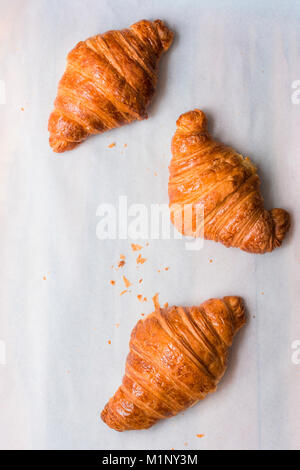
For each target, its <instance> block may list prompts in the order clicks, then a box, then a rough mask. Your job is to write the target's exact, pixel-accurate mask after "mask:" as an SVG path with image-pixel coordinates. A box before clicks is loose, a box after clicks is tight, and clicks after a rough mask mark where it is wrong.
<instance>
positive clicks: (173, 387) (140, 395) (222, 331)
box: [101, 296, 245, 431]
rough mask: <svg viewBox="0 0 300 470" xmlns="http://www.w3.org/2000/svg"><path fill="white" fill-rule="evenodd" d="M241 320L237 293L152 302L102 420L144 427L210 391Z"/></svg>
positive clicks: (119, 426) (112, 424)
mask: <svg viewBox="0 0 300 470" xmlns="http://www.w3.org/2000/svg"><path fill="white" fill-rule="evenodd" d="M244 323H245V310H244V305H243V301H242V299H241V298H240V297H234V296H229V297H224V298H223V299H210V300H207V301H206V302H204V303H202V304H201V305H200V306H199V307H190V308H184V307H168V308H160V307H158V306H156V309H155V311H154V312H153V313H151V314H150V315H148V316H147V317H145V318H144V319H143V320H140V321H139V322H138V323H137V325H136V326H135V328H134V329H133V331H132V333H131V339H130V344H129V347H130V352H129V354H128V356H127V360H126V369H125V375H124V377H123V382H122V385H121V386H120V387H119V389H118V390H117V392H116V393H115V395H114V396H113V397H112V398H111V399H110V400H109V402H108V403H107V404H106V406H105V408H104V410H103V411H102V413H101V418H102V420H103V421H104V422H105V423H106V424H107V425H108V426H110V427H111V428H113V429H115V430H116V431H126V430H133V429H146V428H149V427H150V426H152V425H153V424H155V423H156V422H157V421H159V420H161V419H164V418H168V417H171V416H174V415H176V414H178V413H180V412H181V411H183V410H184V409H186V408H189V407H190V406H192V405H194V404H195V403H196V402H198V401H199V400H202V399H203V398H205V397H206V395H207V394H208V393H211V392H214V391H215V389H216V386H217V384H218V382H219V381H220V379H221V378H222V376H223V374H224V372H225V369H226V361H227V356H228V349H229V347H230V346H231V344H232V340H233V337H234V335H235V334H236V332H237V331H238V330H239V329H240V328H241V327H242V326H243V325H244Z"/></svg>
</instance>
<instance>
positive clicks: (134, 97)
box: [48, 20, 173, 152]
mask: <svg viewBox="0 0 300 470" xmlns="http://www.w3.org/2000/svg"><path fill="white" fill-rule="evenodd" d="M172 40H173V33H172V32H171V31H170V30H169V29H168V28H167V27H166V26H165V25H164V23H163V22H162V21H160V20H156V21H153V22H152V21H147V20H142V21H139V22H138V23H135V24H133V25H132V26H130V29H123V30H121V31H108V32H106V33H104V34H99V35H97V36H94V37H92V38H89V39H87V40H86V41H84V42H79V43H78V44H77V46H76V47H75V48H74V49H73V50H72V51H71V52H70V53H69V54H68V58H67V67H66V71H65V73H64V75H63V77H62V79H61V80H60V82H59V86H58V92H57V97H56V100H55V103H54V105H55V109H54V111H53V112H52V114H51V115H50V118H49V125H48V130H49V132H50V139H49V141H50V145H51V147H52V148H53V150H54V151H55V152H64V151H65V150H71V149H73V148H74V147H76V146H77V145H78V144H80V143H81V142H82V141H83V140H85V139H86V138H87V137H88V136H89V135H92V134H99V133H102V132H105V131H107V130H110V129H113V128H114V127H119V126H122V125H124V124H128V123H129V122H132V121H134V120H137V119H138V120H141V119H145V118H147V114H146V108H147V106H148V104H149V102H150V100H151V98H152V95H153V93H154V90H155V87H156V81H157V64H158V61H159V58H160V56H161V54H162V53H163V52H164V51H166V50H167V49H168V48H169V47H170V45H171V43H172Z"/></svg>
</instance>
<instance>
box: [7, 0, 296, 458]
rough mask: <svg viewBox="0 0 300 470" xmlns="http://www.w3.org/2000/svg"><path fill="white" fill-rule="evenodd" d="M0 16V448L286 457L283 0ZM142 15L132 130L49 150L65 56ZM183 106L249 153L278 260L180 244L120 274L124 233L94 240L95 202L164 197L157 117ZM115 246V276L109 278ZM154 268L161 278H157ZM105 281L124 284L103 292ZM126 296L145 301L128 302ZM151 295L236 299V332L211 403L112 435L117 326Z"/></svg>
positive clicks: (43, 9) (28, 6)
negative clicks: (107, 408)
mask: <svg viewBox="0 0 300 470" xmlns="http://www.w3.org/2000/svg"><path fill="white" fill-rule="evenodd" d="M0 6H1V18H0V79H1V80H4V81H5V84H6V104H2V105H0V133H1V140H0V148H1V154H0V177H1V182H0V224H1V230H0V259H1V263H0V339H1V340H2V341H5V344H6V356H7V357H6V362H7V364H6V365H0V416H1V418H0V447H1V448H13V449H17V448H26V449H30V448H34V449H45V448H46V449H65V448H68V449H117V448H118V449H170V448H175V449H179V448H185V449H232V448H236V449H288V448H294V449H295V448H297V449H299V448H300V425H299V419H300V411H299V410H300V399H299V396H300V365H295V364H293V363H292V360H291V356H292V353H293V350H292V348H291V345H292V342H293V341H294V340H297V339H300V319H299V301H300V294H299V282H300V270H299V263H300V245H299V220H300V209H299V182H300V179H299V177H300V156H299V127H300V105H296V104H292V101H291V95H292V92H293V90H292V83H293V81H294V80H300V54H299V50H300V46H299V44H300V28H299V25H300V7H299V2H297V1H296V0H295V1H282V2H277V1H251V2H250V1H248V2H245V1H241V0H239V1H208V0H207V1H200V0H197V1H196V0H195V1H193V0H185V1H184V0H177V1H174V0H159V1H156V0H155V1H144V2H141V1H135V0H126V1H124V0H123V1H121V0H113V1H112V0H108V1H104V0H86V1H83V0H60V1H58V0H51V1H49V0H47V1H46V0H22V1H21V0H13V1H10V2H7V1H6V0H1V1H0ZM142 18H147V19H156V18H161V19H164V20H165V21H166V22H167V24H168V25H169V26H170V27H171V28H172V29H173V30H174V31H175V33H176V39H175V40H174V44H173V46H172V47H171V49H170V51H169V52H168V53H167V55H166V56H165V57H164V58H163V59H162V62H161V67H160V72H161V73H160V80H159V83H158V90H157V94H156V96H155V99H154V100H153V102H152V105H151V106H150V108H149V119H148V120H147V121H143V122H138V123H134V124H132V125H130V126H125V127H123V128H122V129H119V130H114V131H111V132H110V133H107V134H104V135H103V136H98V137H94V138H92V139H90V140H89V141H88V142H86V143H84V144H83V145H81V146H80V147H78V149H76V150H73V151H72V152H69V153H66V154H64V155H63V156H58V155H55V154H54V153H53V152H52V151H51V149H50V148H49V146H48V133H47V120H48V116H49V113H50V111H51V110H52V103H53V100H54V98H55V94H56V87H57V82H58V80H59V78H60V76H61V74H62V73H63V71H64V66H65V58H66V54H67V52H68V51H69V50H70V49H71V48H72V47H73V46H74V45H75V44H76V43H77V42H78V41H79V40H82V39H86V38H87V37H89V36H91V35H94V34H96V33H99V32H104V31H106V30H108V29H113V28H116V29H119V28H123V27H126V26H129V25H130V24H131V23H133V22H135V21H137V20H139V19H142ZM22 107H23V108H24V111H22V110H21V108H22ZM195 107H200V108H202V109H203V110H205V111H207V112H208V114H209V117H210V130H211V131H212V132H213V134H214V135H215V136H216V137H217V138H218V139H220V140H223V141H225V142H226V143H228V144H231V145H233V146H234V147H235V148H236V149H237V150H238V151H240V152H241V153H244V154H245V155H249V156H251V158H252V159H253V161H254V162H255V163H256V164H257V165H258V168H259V173H260V175H261V179H262V192H263V195H264V197H265V200H266V207H267V208H272V207H283V208H286V209H288V210H289V211H290V212H291V214H292V218H293V227H292V230H291V231H290V233H289V235H288V237H287V239H286V241H285V243H284V245H283V247H282V248H281V249H278V250H276V251H275V252H273V253H272V254H267V255H264V256H255V255H249V254H247V253H243V252H241V251H239V250H236V249H226V248H225V247H223V246H222V245H219V244H215V243H213V242H205V243H204V247H203V249H202V250H201V251H199V252H187V251H186V250H185V248H184V242H183V241H180V240H177V241H174V240H172V241H165V240H156V241H151V240H150V245H149V247H147V248H144V249H143V251H142V255H143V256H145V257H146V258H147V262H146V263H145V264H144V265H143V266H141V267H140V268H139V269H137V268H136V263H135V258H136V256H135V254H134V253H132V251H131V248H130V243H131V241H130V240H121V241H120V240H116V241H109V240H107V241H101V240H99V239H97V237H96V226H97V223H98V221H99V218H97V216H96V210H97V207H98V206H99V204H101V203H113V204H116V203H117V201H118V196H119V195H127V196H128V203H129V204H131V203H144V204H147V205H150V204H151V203H166V202H168V199H167V181H168V164H169V160H170V140H171V137H172V134H173V132H174V130H175V121H176V118H177V117H178V115H179V114H180V113H182V112H185V111H187V110H189V109H191V108H195ZM111 142H116V144H117V145H116V147H115V148H113V149H109V148H108V145H109V144H110V143H111ZM124 143H126V144H128V147H127V148H126V149H125V150H124V148H123V145H124ZM155 172H156V173H157V176H156V175H155ZM142 244H143V245H144V244H145V241H143V242H142ZM121 253H124V254H125V255H126V256H127V263H126V266H125V268H124V271H123V272H121V270H120V271H114V270H112V269H111V265H112V264H114V265H116V264H117V262H118V260H119V256H120V254H121ZM210 259H212V260H213V262H211V263H210V262H209V260H210ZM165 266H170V270H169V271H167V272H162V273H158V272H157V271H158V269H161V268H163V267H165ZM122 274H125V275H126V276H127V277H128V278H129V280H130V281H131V282H132V283H133V284H134V285H133V288H132V293H129V294H125V295H123V296H120V295H119V293H120V292H121V291H122V290H123V289H124V287H123V285H122V281H121V275H122ZM44 276H46V280H43V277H44ZM141 277H142V278H143V279H144V283H143V286H142V287H137V281H138V279H140V278H141ZM111 279H115V280H116V281H117V285H116V286H115V287H112V286H111V285H110V284H109V281H110V280H111ZM139 292H141V293H142V294H143V295H146V296H147V298H148V302H147V303H144V304H141V303H139V302H138V300H137V298H136V295H137V294H138V293H139ZM156 292H160V301H161V303H164V302H169V304H179V305H181V304H182V305H191V304H198V303H200V302H202V301H203V300H205V299H206V298H209V297H215V296H216V297H218V296H223V295H229V294H233V295H235V294H237V295H241V296H243V297H244V299H245V300H246V303H247V308H248V312H249V315H248V320H249V321H248V324H247V326H246V327H245V328H244V330H243V331H242V332H241V333H240V334H239V336H238V338H237V340H236V342H235V344H234V347H233V350H232V354H231V357H230V364H229V368H228V371H227V373H226V376H225V377H224V380H223V381H222V383H221V384H220V387H219V389H218V391H217V393H215V394H213V395H211V396H210V397H208V398H207V399H206V400H205V401H203V402H202V403H200V404H199V405H197V406H195V407H194V408H193V409H192V410H189V411H186V412H185V413H184V415H180V416H177V417H175V418H173V419H170V420H166V421H164V422H162V423H160V424H158V425H157V426H155V427H153V428H152V429H151V430H148V431H141V432H128V433H121V434H120V433H117V432H114V431H112V430H110V429H109V428H107V427H106V426H105V425H104V424H103V423H102V422H101V420H100V419H99V413H100V411H101V409H102V407H103V406H104V404H105V402H106V400H107V399H108V398H109V397H110V396H111V394H113V393H114V391H115V390H116V388H117V386H118V385H119V384H120V382H121V378H122V374H123V368H124V363H125V357H126V354H127V351H128V340H129V334H130V331H131V329H132V327H133V326H134V324H135V323H136V321H137V319H138V318H140V314H141V312H145V313H148V312H150V311H151V310H152V302H151V297H152V295H154V294H155V293H156ZM262 292H263V293H264V294H262ZM254 317H255V318H254ZM116 323H120V327H119V328H116V326H115V324H116ZM108 340H111V345H109V344H108ZM196 434H205V437H204V438H202V439H199V438H197V437H196Z"/></svg>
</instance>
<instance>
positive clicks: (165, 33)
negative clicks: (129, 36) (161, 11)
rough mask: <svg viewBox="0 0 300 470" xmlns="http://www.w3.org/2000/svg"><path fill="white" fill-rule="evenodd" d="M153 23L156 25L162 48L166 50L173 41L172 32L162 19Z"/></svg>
mask: <svg viewBox="0 0 300 470" xmlns="http://www.w3.org/2000/svg"><path fill="white" fill-rule="evenodd" d="M154 24H155V25H156V28H157V32H158V35H159V37H160V40H161V43H162V45H163V49H164V51H167V50H168V49H169V47H170V46H171V44H172V42H173V39H174V33H173V31H171V30H170V29H169V28H168V27H167V26H166V25H165V23H164V22H163V21H162V20H155V21H154Z"/></svg>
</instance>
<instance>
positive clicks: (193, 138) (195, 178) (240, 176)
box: [169, 109, 290, 253]
mask: <svg viewBox="0 0 300 470" xmlns="http://www.w3.org/2000/svg"><path fill="white" fill-rule="evenodd" d="M176 124H177V129H176V132H175V135H174V136H173V140H172V154H173V158H172V160H171V164H170V168H169V171H170V178H169V201H170V214H171V220H172V222H173V223H174V225H175V227H176V228H177V230H178V231H179V232H181V233H182V234H183V235H188V236H194V237H197V236H203V237H204V238H206V239H208V240H214V241H218V242H221V243H223V244H224V245H225V246H227V247H238V248H241V249H242V250H244V251H247V252H249V253H266V252H269V251H272V250H273V249H274V248H276V247H278V246H280V245H281V243H282V240H283V238H284V236H285V234H286V232H287V231H288V229H289V226H290V217H289V214H288V212H286V211H285V210H283V209H272V210H271V211H267V210H265V209H264V202H263V198H262V196H261V194H260V190H259V185H260V181H259V176H258V174H257V170H256V167H255V166H254V165H253V163H251V161H250V160H249V158H243V157H242V155H239V154H238V153H237V152H236V151H235V150H233V149H232V148H230V147H227V146H225V145H224V144H222V143H219V142H216V141H215V140H214V139H213V138H212V137H211V136H210V135H209V133H208V131H207V120H206V116H205V114H204V113H203V112H202V111H200V110H198V109H195V110H194V111H190V112H187V113H185V114H182V115H181V116H180V117H179V119H178V120H177V123H176ZM187 207H190V212H189V210H186V214H187V215H185V213H184V212H183V211H184V210H185V209H186V208H187ZM200 207H202V208H203V210H204V216H203V217H201V215H199V210H200V209H199V208H200ZM184 208H185V209H184ZM188 214H189V216H188Z"/></svg>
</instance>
